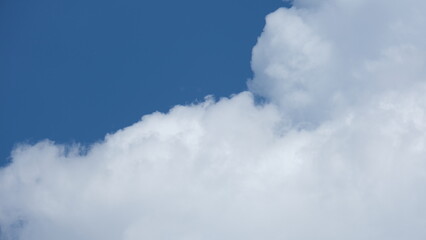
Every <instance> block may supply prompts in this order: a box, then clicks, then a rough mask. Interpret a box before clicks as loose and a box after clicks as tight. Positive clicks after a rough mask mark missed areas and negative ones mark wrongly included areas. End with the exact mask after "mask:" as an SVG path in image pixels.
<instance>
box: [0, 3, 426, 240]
mask: <svg viewBox="0 0 426 240" xmlns="http://www.w3.org/2000/svg"><path fill="white" fill-rule="evenodd" d="M294 5H295V7H294V8H293V9H279V10H277V11H276V12H274V13H272V14H270V15H269V16H268V17H267V24H266V27H265V30H264V32H263V33H262V35H261V37H260V38H259V41H258V44H257V45H256V46H255V48H254V50H253V61H252V66H253V69H254V72H255V76H254V78H253V80H251V81H250V83H249V88H250V90H251V91H252V92H254V93H258V94H261V95H263V96H265V97H266V98H267V99H269V100H270V103H268V104H265V105H262V106H259V105H255V104H254V103H253V96H252V93H250V92H242V93H240V94H237V95H235V96H233V97H231V98H229V99H228V98H224V99H221V100H219V101H214V100H212V99H211V98H208V99H206V101H205V102H204V103H201V104H197V105H192V106H176V107H174V108H173V109H172V110H171V111H170V112H169V113H167V114H161V113H154V114H151V115H147V116H144V117H143V119H142V120H141V121H140V122H138V123H136V124H134V125H132V126H130V127H128V128H125V129H122V130H120V131H118V132H116V133H114V134H110V135H107V136H106V138H105V140H104V141H102V142H99V143H96V144H94V145H93V146H91V147H90V148H89V149H87V151H86V150H85V149H83V150H84V151H83V150H82V149H81V147H79V146H62V145H57V144H55V143H53V142H50V141H44V142H40V143H38V144H36V145H32V146H20V147H18V148H17V149H15V150H14V152H13V154H12V157H13V163H12V164H11V165H9V166H8V167H6V168H3V169H1V170H0V196H1V198H0V227H1V229H0V231H1V232H0V236H1V237H0V239H43V240H49V239H154V240H156V239H170V238H173V239H212V240H213V239H297V240H299V239H301V240H303V239H386V240H388V239H403V238H404V239H424V238H425V236H426V230H425V229H426V228H425V224H426V208H425V207H424V202H425V201H426V190H424V189H425V188H424V186H425V185H426V161H425V156H426V97H425V95H424V92H425V90H426V86H425V76H426V73H425V69H426V68H425V56H426V52H425V50H426V48H425V43H424V39H425V37H426V32H425V29H426V23H425V20H424V17H423V12H424V10H426V3H423V2H421V1H415V0H408V1H404V2H400V1H381V0H378V1H374V2H371V1H361V0H360V1H356V0H351V1H350V0H347V1H344V0H324V1H307V0H300V1H295V2H294Z"/></svg>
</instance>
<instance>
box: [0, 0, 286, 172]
mask: <svg viewBox="0 0 426 240" xmlns="http://www.w3.org/2000/svg"><path fill="white" fill-rule="evenodd" d="M284 5H285V3H283V2H282V1H280V0H245V1H229V0H216V1H197V0H183V1H172V0H164V1H136V0H121V1H113V0H102V1H101V0H84V1H83V0H75V1H64V0H40V1H22V0H13V1H12V0H3V1H1V2H0V36H1V37H0V91H1V92H0V116H1V118H0V133H1V135H0V136H1V137H0V145H1V150H0V162H1V163H2V164H4V163H5V162H6V159H7V158H8V156H9V153H10V151H11V149H12V148H13V146H14V144H16V143H19V142H29V143H33V142H36V141H38V140H41V139H45V138H48V139H52V140H54V141H56V142H59V143H61V142H65V143H69V142H82V143H90V142H93V141H96V140H98V139H101V138H102V137H103V136H104V135H105V133H108V132H113V131H115V130H117V129H120V128H122V127H124V126H127V125H129V124H131V123H134V122H136V121H138V120H139V118H140V117H141V116H142V115H144V114H147V113H151V112H153V111H167V110H168V109H169V108H170V107H172V106H174V105H176V104H187V103H191V102H193V101H196V100H201V99H203V97H204V96H205V95H208V94H214V95H215V96H228V95H230V94H232V93H237V92H240V91H241V90H244V89H245V88H246V80H247V79H248V78H250V77H251V76H252V73H251V70H250V58H251V49H252V47H253V46H254V45H255V43H256V39H257V37H258V36H259V33H260V32H261V31H262V28H263V26H264V18H265V15H266V14H268V13H270V12H272V11H273V10H275V9H277V8H278V7H280V6H284Z"/></svg>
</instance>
